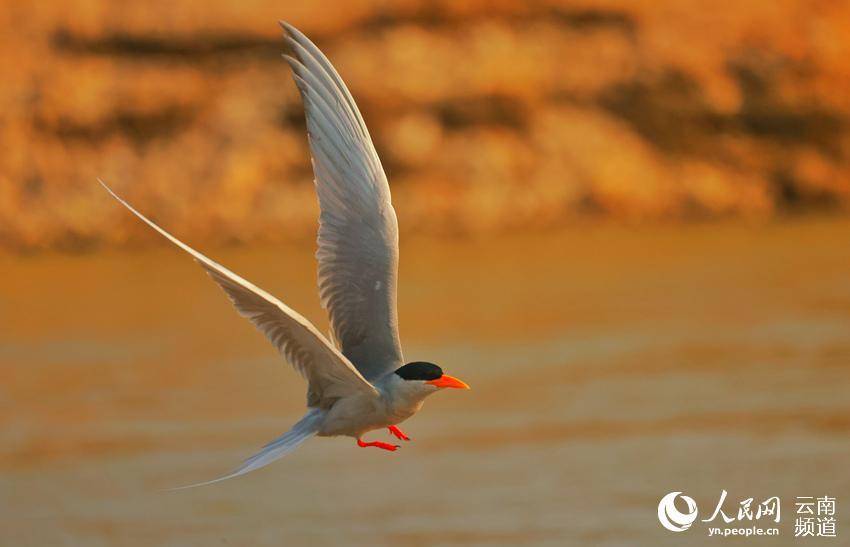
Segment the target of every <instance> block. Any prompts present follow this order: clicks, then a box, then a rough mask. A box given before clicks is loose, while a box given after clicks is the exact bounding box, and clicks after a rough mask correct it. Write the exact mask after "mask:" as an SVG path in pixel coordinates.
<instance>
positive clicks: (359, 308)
mask: <svg viewBox="0 0 850 547" xmlns="http://www.w3.org/2000/svg"><path fill="white" fill-rule="evenodd" d="M281 26H282V27H283V29H284V31H285V33H286V36H285V40H286V41H287V43H288V45H289V47H290V49H291V51H292V53H293V56H288V55H285V56H284V58H285V59H286V61H287V62H288V63H289V66H290V67H291V68H292V72H293V78H294V79H295V83H296V85H297V86H298V89H299V91H300V92H301V98H302V101H303V103H304V110H305V113H306V119H307V134H308V140H309V143H310V151H311V154H312V160H313V173H314V175H315V186H316V194H317V195H318V198H319V207H320V211H321V213H320V216H319V234H318V250H317V252H316V258H317V260H318V263H319V275H318V282H319V296H320V298H321V302H322V307H324V308H325V309H326V310H327V311H328V315H329V316H330V323H331V338H332V341H329V340H328V339H326V338H325V337H324V336H323V335H322V334H321V333H320V332H319V331H318V330H317V329H316V327H314V326H313V325H312V324H311V323H310V322H309V321H307V320H306V319H305V318H304V317H302V316H301V315H299V314H298V313H297V312H296V311H294V310H293V309H291V308H289V307H288V306H287V305H286V304H284V303H283V302H281V301H280V300H278V299H277V298H275V297H274V296H272V295H271V294H269V293H267V292H266V291H264V290H262V289H260V288H258V287H256V286H255V285H253V284H252V283H250V282H249V281H246V280H245V279H243V278H242V277H240V276H238V275H236V274H235V273H233V272H231V271H230V270H228V269H227V268H225V267H224V266H221V265H220V264H218V263H217V262H215V261H213V260H211V259H209V258H207V257H206V256H204V255H203V254H201V253H199V252H198V251H196V250H194V249H192V248H191V247H189V246H188V245H186V244H185V243H183V242H182V241H180V240H178V239H177V238H176V237H174V236H173V235H171V234H170V233H168V232H167V231H165V230H164V229H162V228H161V227H159V226H158V225H156V224H155V223H154V222H153V221H151V220H150V219H148V218H147V217H145V216H144V215H143V214H141V213H140V212H139V211H137V210H136V209H134V208H133V207H132V206H131V205H130V204H128V203H127V202H126V201H124V200H123V199H121V198H120V197H119V196H118V195H116V194H115V193H114V192H113V191H112V190H111V189H109V188H108V187H107V186H106V184H104V183H103V182H102V181H101V184H103V186H104V187H105V188H106V189H107V191H109V193H110V194H111V195H112V196H113V197H114V198H115V199H117V200H118V201H119V202H120V203H121V204H122V205H124V206H125V207H126V208H127V209H129V210H130V211H131V212H132V213H133V214H135V215H136V216H137V217H139V218H140V219H142V220H143V221H144V222H146V223H147V224H148V225H149V226H150V227H152V228H153V229H154V230H156V231H157V232H159V233H160V234H162V235H163V236H164V237H165V238H167V239H168V240H169V241H171V242H172V243H174V244H175V245H176V246H178V247H179V248H181V249H183V250H184V251H186V252H187V253H189V254H190V255H192V257H193V258H194V259H195V260H196V261H197V262H198V263H199V264H200V265H201V266H202V267H203V268H204V269H205V270H206V272H207V273H208V274H209V276H210V277H211V278H212V279H213V280H214V281H215V282H216V283H218V284H219V286H221V288H222V289H224V291H225V293H227V296H228V297H229V298H230V300H231V302H233V305H234V306H235V307H236V310H237V311H238V312H239V314H240V315H242V316H243V317H245V318H247V319H248V320H249V321H251V323H253V324H254V326H256V327H257V329H259V330H260V332H262V333H263V334H264V335H265V336H266V338H268V339H269V341H270V342H271V343H272V344H273V345H274V346H275V348H276V349H277V350H278V351H279V352H280V353H281V355H282V356H283V357H284V358H285V359H286V360H287V361H288V362H289V363H290V364H291V365H292V366H293V367H294V368H295V369H296V370H297V371H298V372H299V373H300V374H301V375H302V376H303V377H304V378H305V379H306V380H307V407H308V411H307V413H306V414H305V415H304V416H303V417H302V418H301V420H299V421H298V422H297V423H296V424H295V425H294V426H293V427H292V428H291V429H290V430H289V431H287V432H286V433H284V434H283V435H281V436H280V437H278V438H277V439H275V440H274V441H272V442H270V443H269V444H267V445H266V446H265V447H264V448H263V449H262V450H261V451H260V452H259V453H257V454H255V455H254V456H252V457H250V458H248V459H247V460H246V461H245V462H243V464H242V465H241V466H240V467H238V468H237V469H236V470H234V471H233V472H232V473H230V474H228V475H225V476H223V477H220V478H218V479H214V480H212V481H207V482H203V483H200V484H195V485H191V486H200V485H203V484H211V483H214V482H218V481H222V480H225V479H229V478H232V477H236V476H239V475H243V474H245V473H248V472H250V471H253V470H255V469H259V468H260V467H263V466H265V465H268V464H269V463H271V462H272V461H274V460H276V459H278V458H280V457H282V456H284V455H286V454H288V453H289V452H291V451H293V450H294V449H295V448H297V447H298V446H299V445H300V444H301V443H303V442H304V441H306V440H307V439H309V438H310V437H312V436H315V435H318V436H323V437H330V436H349V437H353V438H355V439H356V440H357V444H358V446H361V447H366V446H373V447H377V448H382V449H384V450H389V451H395V450H396V449H398V448H399V446H398V445H394V444H389V443H384V442H380V441H372V442H365V441H363V440H362V438H361V437H362V436H363V435H364V434H365V433H367V432H369V431H372V430H376V429H383V428H387V429H389V431H390V432H391V433H392V434H393V435H394V436H395V437H397V438H399V439H403V440H410V439H409V438H408V437H407V436H406V435H405V434H404V433H403V432H402V431H401V430H400V429H399V428H398V427H397V424H399V423H401V422H402V421H404V420H406V419H407V418H409V417H410V416H412V415H413V414H415V413H416V412H417V411H418V410H419V409H420V408H421V407H422V402H423V400H424V399H425V397H427V396H428V395H430V394H432V393H435V392H437V391H438V390H440V389H443V388H464V389H468V387H469V386H467V385H466V384H465V383H464V382H462V381H460V380H458V379H457V378H453V377H451V376H449V375H447V374H443V371H442V369H440V367H438V366H437V365H435V364H433V363H426V362H415V363H408V364H406V365H405V364H404V359H403V357H402V352H401V342H400V341H399V336H398V315H397V312H396V285H397V278H398V221H397V219H396V214H395V210H394V209H393V206H392V202H391V200H390V188H389V185H388V184H387V177H386V175H385V174H384V170H383V168H382V167H381V161H380V159H379V158H378V155H377V153H376V152H375V147H374V146H373V145H372V139H371V138H370V136H369V131H368V130H367V129H366V124H365V123H364V122H363V117H362V116H361V115H360V111H359V110H358V109H357V105H356V104H355V103H354V99H353V98H352V96H351V93H349V91H348V89H347V88H346V87H345V84H344V83H343V81H342V78H340V76H339V74H338V73H337V72H336V70H335V69H334V67H333V66H332V65H331V63H330V61H328V59H327V57H325V56H324V54H323V53H322V52H321V51H320V50H319V48H317V47H316V46H315V45H314V44H313V43H312V42H311V41H310V40H309V39H308V38H307V37H306V36H304V35H303V34H302V33H301V32H300V31H298V30H297V29H296V28H294V27H292V26H291V25H288V24H286V23H283V22H282V23H281Z"/></svg>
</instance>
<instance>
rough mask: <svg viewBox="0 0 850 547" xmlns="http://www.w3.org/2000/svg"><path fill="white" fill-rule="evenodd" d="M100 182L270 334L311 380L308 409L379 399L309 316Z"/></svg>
mask: <svg viewBox="0 0 850 547" xmlns="http://www.w3.org/2000/svg"><path fill="white" fill-rule="evenodd" d="M100 183H101V184H102V185H103V187H104V188H106V190H107V191H108V192H109V193H110V194H112V197H114V198H115V199H117V200H118V201H119V202H120V203H121V204H122V205H124V207H126V208H127V209H129V210H130V211H131V212H132V213H133V214H134V215H136V216H137V217H139V218H140V219H142V220H143V221H144V222H146V223H147V224H148V226H150V227H151V228H153V229H154V230H156V231H157V232H159V233H160V234H162V235H163V236H164V237H165V238H166V239H168V240H169V241H171V242H172V243H174V244H175V245H177V246H178V247H180V248H181V249H183V250H184V251H186V252H187V253H189V254H190V255H192V256H193V257H194V258H195V260H196V261H197V262H198V263H199V264H200V265H201V266H203V268H204V269H205V270H206V271H207V273H208V274H209V275H210V277H212V278H213V280H214V281H215V282H216V283H218V284H219V285H220V286H221V288H222V289H224V292H226V293H227V296H229V297H230V300H231V301H232V302H233V305H234V306H235V307H236V310H237V311H238V312H239V314H240V315H241V316H242V317H245V318H247V319H248V320H250V321H251V322H252V323H253V324H254V326H255V327H257V328H258V329H259V330H260V332H262V333H263V334H265V335H266V338H268V339H269V341H270V342H271V343H272V344H274V346H275V347H276V348H277V350H278V351H279V352H280V353H281V355H283V356H284V357H285V358H286V360H287V361H289V363H290V364H291V365H292V366H293V367H294V368H295V370H297V371H298V372H299V373H300V374H301V375H302V376H304V378H306V379H307V381H308V390H307V406H310V407H314V408H322V409H325V408H330V406H331V405H332V404H333V403H334V402H335V401H336V400H337V399H339V398H341V397H346V396H348V395H353V394H355V393H364V392H366V393H370V394H374V395H375V396H377V391H376V390H375V388H374V386H372V384H370V383H369V382H367V381H366V380H365V379H364V378H363V376H362V375H361V374H360V373H359V372H358V371H357V369H355V368H354V366H353V365H352V364H351V363H350V362H349V361H348V359H346V358H345V357H344V356H343V355H341V354H340V353H339V351H338V350H337V349H336V348H334V347H333V346H332V345H331V344H330V343H329V342H328V341H327V340H326V339H325V337H324V336H322V334H321V333H320V332H319V331H318V330H316V327H314V326H313V325H312V324H311V323H310V322H309V321H307V320H306V319H305V318H304V317H302V316H301V315H299V314H298V313H297V312H296V311H294V310H292V309H291V308H289V307H288V306H287V305H286V304H284V303H283V302H281V301H280V300H278V299H277V298H275V297H274V296H272V295H270V294H269V293H267V292H266V291H264V290H262V289H260V288H258V287H256V286H254V285H253V284H251V283H249V282H248V281H246V280H245V279H242V278H241V277H239V276H238V275H236V274H235V273H233V272H231V271H230V270H228V269H227V268H225V267H224V266H221V265H220V264H218V263H216V262H214V261H212V260H210V259H209V258H207V257H206V256H204V255H202V254H201V253H199V252H198V251H196V250H194V249H192V248H191V247H189V246H188V245H186V244H185V243H183V242H182V241H180V240H179V239H177V238H176V237H174V236H172V235H171V234H169V233H168V232H166V231H165V230H163V229H162V228H160V227H159V226H157V225H156V224H154V222H153V221H151V220H149V219H148V218H147V217H145V216H144V215H143V214H141V213H140V212H138V211H136V210H135V209H134V208H133V207H132V206H131V205H130V204H129V203H127V202H126V201H124V200H123V199H121V198H120V197H118V195H116V194H115V192H113V191H112V190H111V189H110V188H109V187H108V186H107V185H106V184H104V182H103V181H100Z"/></svg>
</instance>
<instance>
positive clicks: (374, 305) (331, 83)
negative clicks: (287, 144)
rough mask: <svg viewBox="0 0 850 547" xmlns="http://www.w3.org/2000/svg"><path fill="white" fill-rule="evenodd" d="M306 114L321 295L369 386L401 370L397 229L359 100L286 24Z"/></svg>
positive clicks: (342, 345)
mask: <svg viewBox="0 0 850 547" xmlns="http://www.w3.org/2000/svg"><path fill="white" fill-rule="evenodd" d="M281 25H282V26H283V28H284V29H285V30H286V32H287V34H288V37H287V41H288V43H289V45H290V47H291V48H292V52H293V53H294V54H295V56H296V57H297V59H295V58H292V57H289V56H285V57H286V60H287V61H288V62H289V64H290V66H291V67H292V70H293V72H294V78H295V83H296V84H297V85H298V89H299V90H300V91H301V97H302V99H303V101H304V109H305V111H306V113H307V131H308V137H309V141H310V150H311V151H312V155H313V172H314V174H315V176H316V179H315V181H316V193H317V194H318V196H319V205H320V208H321V215H320V218H319V238H318V241H319V249H318V251H317V253H316V258H317V259H318V261H319V294H320V297H321V301H322V306H323V307H324V308H325V309H327V310H328V313H329V315H330V320H331V332H332V335H333V338H334V340H335V341H336V342H337V343H338V344H339V347H340V349H341V350H342V353H343V354H344V355H345V356H346V357H348V358H349V359H350V360H351V362H352V363H354V365H355V366H356V367H357V369H358V370H359V371H360V372H361V373H363V376H365V377H366V379H368V380H374V379H376V378H379V377H380V376H382V375H384V374H386V373H388V372H392V371H393V370H395V369H396V368H398V367H399V366H401V365H402V364H403V361H404V359H403V357H402V353H401V343H400V342H399V338H398V315H397V313H396V282H397V277H398V222H397V220H396V215H395V210H394V209H393V206H392V203H391V202H390V188H389V185H388V184H387V177H386V175H385V174H384V170H383V168H382V167H381V161H380V160H379V159H378V155H377V153H375V147H374V146H373V145H372V139H371V138H370V137H369V131H368V130H367V129H366V125H365V124H364V123H363V118H362V117H361V116H360V112H359V111H358V110H357V105H355V104H354V99H353V98H352V97H351V94H350V93H349V92H348V89H346V87H345V84H344V83H343V82H342V79H340V77H339V74H337V72H336V70H334V68H333V66H331V63H330V61H328V59H327V58H326V57H325V56H324V55H323V54H322V52H321V51H319V49H318V48H317V47H316V46H315V45H314V44H313V43H312V42H311V41H310V40H308V39H307V38H306V37H305V36H304V35H303V34H301V32H299V31H298V30H297V29H295V28H294V27H292V26H291V25H288V24H286V23H283V22H281Z"/></svg>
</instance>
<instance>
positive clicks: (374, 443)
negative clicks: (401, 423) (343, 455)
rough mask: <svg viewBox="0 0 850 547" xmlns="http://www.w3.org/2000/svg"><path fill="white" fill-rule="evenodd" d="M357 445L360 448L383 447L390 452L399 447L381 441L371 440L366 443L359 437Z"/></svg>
mask: <svg viewBox="0 0 850 547" xmlns="http://www.w3.org/2000/svg"><path fill="white" fill-rule="evenodd" d="M357 446H359V447H360V448H365V447H367V446H376V447H378V448H383V449H384V450H389V451H390V452H395V451H396V450H398V449H399V446H398V445H397V444H390V443H382V442H381V441H372V442H370V443H367V442H363V441H362V440H360V439H357Z"/></svg>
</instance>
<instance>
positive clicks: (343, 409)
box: [318, 398, 399, 438]
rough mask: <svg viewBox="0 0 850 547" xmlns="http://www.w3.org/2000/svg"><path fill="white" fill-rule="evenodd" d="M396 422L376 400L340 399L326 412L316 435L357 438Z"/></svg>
mask: <svg viewBox="0 0 850 547" xmlns="http://www.w3.org/2000/svg"><path fill="white" fill-rule="evenodd" d="M398 422H399V420H398V419H397V418H395V417H393V416H391V415H389V414H388V413H387V411H386V408H385V406H384V404H383V403H382V402H380V401H378V400H374V399H371V400H370V399H365V398H351V399H340V400H339V401H337V402H336V404H334V406H333V407H331V409H330V410H329V411H328V415H327V417H326V418H325V420H324V423H323V424H322V427H321V429H319V433H318V435H319V436H320V437H334V436H338V435H345V436H349V437H358V438H359V437H360V436H361V435H363V434H364V433H366V432H367V431H372V430H374V429H381V428H384V427H388V426H390V425H394V424H396V423H398Z"/></svg>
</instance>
